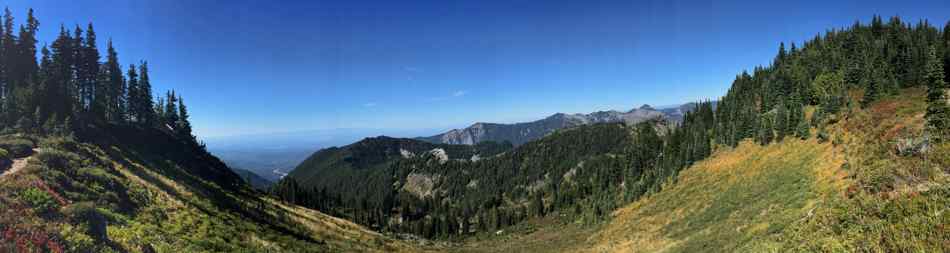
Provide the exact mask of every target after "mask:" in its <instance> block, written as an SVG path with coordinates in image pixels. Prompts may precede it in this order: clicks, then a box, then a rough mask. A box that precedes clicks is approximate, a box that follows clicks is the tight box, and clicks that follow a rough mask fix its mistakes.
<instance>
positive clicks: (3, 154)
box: [0, 148, 11, 161]
mask: <svg viewBox="0 0 950 253" xmlns="http://www.w3.org/2000/svg"><path fill="white" fill-rule="evenodd" d="M10 158H11V157H10V152H7V150H6V149H2V148H0V161H7V160H10Z"/></svg>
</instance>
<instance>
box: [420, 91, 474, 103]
mask: <svg viewBox="0 0 950 253" xmlns="http://www.w3.org/2000/svg"><path fill="white" fill-rule="evenodd" d="M465 95H468V91H467V90H457V91H455V92H452V94H449V95H447V96H441V97H434V98H430V99H429V101H442V100H448V99H450V98H457V97H462V96H465Z"/></svg>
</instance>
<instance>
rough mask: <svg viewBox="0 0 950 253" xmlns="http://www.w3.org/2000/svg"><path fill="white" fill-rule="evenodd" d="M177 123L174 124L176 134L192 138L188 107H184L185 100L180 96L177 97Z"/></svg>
mask: <svg viewBox="0 0 950 253" xmlns="http://www.w3.org/2000/svg"><path fill="white" fill-rule="evenodd" d="M177 100H178V123H176V124H175V130H176V131H178V135H179V136H182V137H185V138H190V139H194V138H195V137H194V136H193V135H192V134H191V122H190V121H188V117H189V116H188V108H186V107H185V100H184V99H182V98H181V97H180V96H179V97H178V99H177Z"/></svg>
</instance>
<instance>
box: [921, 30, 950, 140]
mask: <svg viewBox="0 0 950 253" xmlns="http://www.w3.org/2000/svg"><path fill="white" fill-rule="evenodd" d="M942 65H943V63H942V62H941V61H940V60H939V59H938V58H937V50H936V48H934V47H933V46H931V47H930V52H929V54H928V55H927V69H926V73H927V76H926V78H925V79H926V82H927V102H928V103H927V115H926V116H925V117H926V118H927V129H928V131H929V132H930V133H931V134H932V136H931V137H932V138H933V139H934V140H935V141H936V142H942V141H946V140H950V87H948V85H947V82H946V80H945V79H944V72H943V66H942Z"/></svg>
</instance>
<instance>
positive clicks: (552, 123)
mask: <svg viewBox="0 0 950 253" xmlns="http://www.w3.org/2000/svg"><path fill="white" fill-rule="evenodd" d="M693 107H695V104H694V103H689V104H683V105H680V106H675V107H669V108H664V109H659V110H658V109H655V108H653V107H651V106H650V105H643V106H640V107H639V108H636V109H633V110H630V111H627V112H621V111H615V110H610V111H599V112H593V113H589V114H580V113H577V114H565V113H557V114H554V115H551V116H548V117H547V118H544V119H541V120H536V121H531V122H524V123H515V124H496V123H475V124H473V125H472V126H470V127H467V128H464V129H453V130H450V131H448V132H445V133H442V134H439V135H435V136H429V137H419V138H417V139H419V140H423V141H427V142H431V143H443V144H463V145H472V144H475V143H479V142H483V141H495V142H506V141H507V142H511V144H514V145H515V146H518V145H521V144H524V143H526V142H529V141H532V140H535V139H539V138H541V137H544V136H545V135H547V134H550V133H552V132H554V131H556V130H558V129H563V128H571V127H576V126H580V125H586V124H595V123H608V122H626V123H627V124H636V123H639V122H642V121H645V120H649V119H655V118H666V119H669V120H672V121H680V120H682V119H683V116H684V115H686V112H687V111H689V110H691V109H692V108H693Z"/></svg>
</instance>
